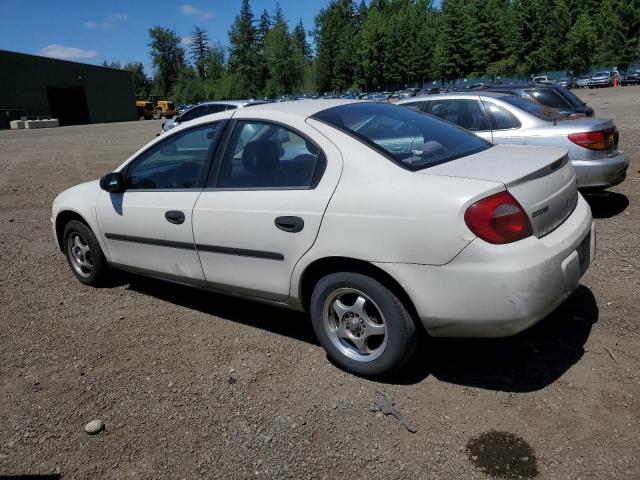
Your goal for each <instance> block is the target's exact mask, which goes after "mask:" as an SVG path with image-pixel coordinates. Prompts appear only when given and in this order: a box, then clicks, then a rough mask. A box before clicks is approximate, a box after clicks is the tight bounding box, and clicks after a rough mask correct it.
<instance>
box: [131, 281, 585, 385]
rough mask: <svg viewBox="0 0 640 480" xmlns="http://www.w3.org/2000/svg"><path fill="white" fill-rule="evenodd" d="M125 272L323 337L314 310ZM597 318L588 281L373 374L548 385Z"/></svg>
mask: <svg viewBox="0 0 640 480" xmlns="http://www.w3.org/2000/svg"><path fill="white" fill-rule="evenodd" d="M123 275H126V276H125V277H124V279H126V280H128V282H129V286H128V288H129V289H131V290H133V291H136V292H139V293H142V294H145V295H150V296H152V297H155V298H158V299H160V300H163V301H166V302H170V303H173V304H175V305H180V306H183V307H185V308H189V309H192V310H196V311H199V312H202V313H205V314H207V315H214V316H217V317H220V318H222V319H224V320H230V321H233V322H237V323H241V324H243V325H247V326H250V327H254V328H259V329H261V330H266V331H269V332H271V333H275V334H277V335H284V336H287V337H290V338H293V339H296V340H299V341H303V342H306V343H309V344H313V345H319V343H318V341H317V340H316V337H315V334H314V332H313V328H312V326H311V322H310V320H309V317H308V315H306V314H304V313H300V312H296V311H292V310H286V309H283V308H279V307H274V306H271V305H266V304H261V303H256V302H251V301H248V300H244V299H240V298H235V297H230V296H226V295H220V294H216V293H210V292H206V293H204V294H203V291H202V290H199V289H196V288H192V287H187V286H182V285H176V284H172V283H168V282H164V281H161V280H155V279H151V278H145V277H140V276H137V275H132V274H123ZM597 321H598V306H597V304H596V300H595V297H594V296H593V293H591V290H589V289H588V288H587V287H584V286H582V285H581V286H579V287H578V289H577V290H576V291H575V292H574V294H573V295H572V296H571V297H569V298H568V299H567V300H566V301H565V302H564V303H563V304H562V305H560V306H559V307H558V308H557V309H556V310H555V311H554V312H552V313H551V314H550V315H548V316H547V317H546V318H544V319H543V320H542V321H540V322H539V323H538V324H536V325H534V326H533V327H531V328H529V329H527V330H525V331H524V332H522V333H520V334H518V335H515V336H513V337H507V338H499V339H455V338H454V339H445V338H425V339H424V341H423V343H422V344H421V346H420V347H419V350H418V351H417V352H416V354H415V355H414V357H413V358H412V359H411V360H410V362H409V363H408V364H407V365H405V366H404V367H403V368H402V370H401V371H400V373H395V374H393V375H390V376H386V377H378V378H374V379H373V380H375V381H378V382H382V383H387V384H417V383H420V382H422V381H423V380H424V379H425V378H427V377H428V376H429V375H433V376H434V377H435V378H437V379H438V380H440V381H443V382H448V383H455V384H459V385H466V386H472V387H478V388H484V389H488V390H499V391H507V392H531V391H536V390H540V389H541V388H544V387H546V386H547V385H549V384H551V383H553V382H554V381H556V380H557V379H558V378H560V377H561V376H562V375H563V374H564V373H565V372H566V371H567V370H569V368H571V366H572V365H574V364H575V363H577V362H578V361H579V360H580V358H581V357H582V355H584V345H585V343H586V341H587V339H588V338H589V334H590V333H591V327H592V326H593V324H594V323H596V322H597ZM334 365H335V364H334ZM337 368H340V367H337Z"/></svg>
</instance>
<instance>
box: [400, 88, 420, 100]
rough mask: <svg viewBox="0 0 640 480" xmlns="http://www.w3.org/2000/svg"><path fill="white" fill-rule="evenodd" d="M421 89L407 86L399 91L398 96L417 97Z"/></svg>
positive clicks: (401, 97)
mask: <svg viewBox="0 0 640 480" xmlns="http://www.w3.org/2000/svg"><path fill="white" fill-rule="evenodd" d="M419 91H420V89H419V88H405V89H404V90H400V91H399V92H398V98H399V99H400V100H402V99H403V98H410V97H415V96H416V94H417V93H418V92H419Z"/></svg>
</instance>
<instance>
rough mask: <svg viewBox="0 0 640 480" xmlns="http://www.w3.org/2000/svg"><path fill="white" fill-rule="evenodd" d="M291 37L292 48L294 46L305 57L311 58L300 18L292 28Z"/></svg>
mask: <svg viewBox="0 0 640 480" xmlns="http://www.w3.org/2000/svg"><path fill="white" fill-rule="evenodd" d="M291 37H292V40H293V45H294V48H296V49H297V50H298V51H299V52H300V53H301V54H302V56H303V57H304V58H305V59H310V58H311V47H310V46H309V43H308V42H307V32H306V30H305V29H304V24H303V23H302V19H300V21H299V22H298V24H297V25H296V26H295V28H294V29H293V32H292V33H291Z"/></svg>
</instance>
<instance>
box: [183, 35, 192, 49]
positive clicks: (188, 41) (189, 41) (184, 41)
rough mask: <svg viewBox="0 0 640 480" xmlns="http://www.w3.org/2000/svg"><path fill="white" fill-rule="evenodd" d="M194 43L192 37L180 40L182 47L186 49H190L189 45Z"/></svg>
mask: <svg viewBox="0 0 640 480" xmlns="http://www.w3.org/2000/svg"><path fill="white" fill-rule="evenodd" d="M192 43H193V42H192V41H191V37H182V38H181V39H180V45H184V46H186V47H188V46H189V45H191V44H192Z"/></svg>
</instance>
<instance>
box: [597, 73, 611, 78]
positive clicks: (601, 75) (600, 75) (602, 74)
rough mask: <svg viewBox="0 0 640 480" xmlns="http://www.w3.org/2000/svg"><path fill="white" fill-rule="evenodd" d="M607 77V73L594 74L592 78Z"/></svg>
mask: <svg viewBox="0 0 640 480" xmlns="http://www.w3.org/2000/svg"><path fill="white" fill-rule="evenodd" d="M609 75H611V74H610V73H609V72H596V73H595V74H594V75H593V76H594V77H608V76H609Z"/></svg>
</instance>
